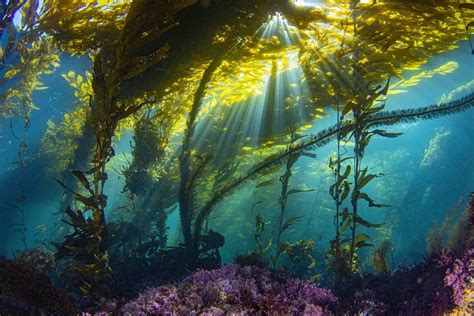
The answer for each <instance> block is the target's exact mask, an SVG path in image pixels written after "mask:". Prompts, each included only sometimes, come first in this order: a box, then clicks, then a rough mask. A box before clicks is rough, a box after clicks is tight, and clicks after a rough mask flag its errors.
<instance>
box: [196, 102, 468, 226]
mask: <svg viewBox="0 0 474 316" xmlns="http://www.w3.org/2000/svg"><path fill="white" fill-rule="evenodd" d="M472 107H474V93H471V94H469V95H467V96H465V97H463V98H461V99H458V100H455V101H452V102H449V103H443V104H439V105H430V106H426V107H421V108H411V109H405V110H395V111H382V112H379V113H377V114H374V115H371V116H369V117H368V118H367V121H368V122H369V124H370V125H371V126H372V127H375V126H382V125H394V124H398V123H406V122H417V121H420V120H429V119H435V118H438V117H441V116H446V115H453V114H456V113H459V112H464V111H466V110H468V109H470V108H472ZM354 125H355V124H354V122H353V121H350V120H349V121H346V122H343V123H340V124H336V125H334V126H332V127H330V128H328V129H325V130H323V131H321V132H319V133H317V134H315V135H311V136H309V137H306V138H304V139H302V140H300V141H298V142H295V143H294V144H292V145H290V146H288V147H287V148H286V149H284V150H281V151H280V152H278V153H276V154H273V155H271V156H268V157H266V158H265V159H264V160H262V161H261V162H259V163H257V164H255V165H254V166H253V167H252V168H250V170H249V171H248V172H247V173H246V174H244V175H241V176H240V177H237V178H235V179H233V180H232V181H230V182H229V183H227V184H225V185H223V186H221V187H220V188H219V189H217V190H216V191H215V192H214V194H213V195H212V197H211V198H210V199H209V200H208V202H207V203H206V204H205V205H204V207H203V208H202V209H201V212H200V214H199V215H198V218H197V221H203V220H204V219H205V218H206V217H207V216H208V215H209V214H210V213H211V211H212V209H213V208H214V207H215V206H216V205H217V203H218V202H219V201H221V200H222V199H223V198H224V197H225V196H227V195H228V194H231V193H232V192H233V191H234V190H236V189H237V188H239V187H240V186H241V185H242V184H244V183H246V182H247V181H249V180H252V179H255V177H257V176H258V175H260V174H262V173H267V172H269V171H271V170H274V169H275V168H277V167H279V166H280V165H281V164H282V163H283V162H284V159H285V158H287V157H288V156H289V155H291V154H292V153H295V152H300V151H302V150H314V149H316V148H319V147H322V146H324V145H326V144H327V143H329V142H331V141H333V140H335V139H336V136H337V135H338V133H344V132H345V131H350V130H352V129H353V128H354Z"/></svg>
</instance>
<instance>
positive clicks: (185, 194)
mask: <svg viewBox="0 0 474 316" xmlns="http://www.w3.org/2000/svg"><path fill="white" fill-rule="evenodd" d="M241 43H242V39H240V38H238V39H237V40H236V41H234V42H233V43H232V44H231V45H230V47H229V48H228V49H226V50H225V52H224V53H222V54H220V55H219V56H217V57H216V58H215V59H214V60H213V61H212V62H211V63H210V64H209V66H208V67H207V68H206V70H205V71H204V74H203V75H202V78H201V81H200V83H199V86H198V88H197V90H196V93H195V94H194V101H193V105H192V107H191V111H190V112H189V116H188V119H187V121H186V132H185V133H184V136H183V140H182V146H181V154H180V156H179V173H180V182H179V214H180V219H181V229H182V232H183V237H184V243H185V245H186V247H187V248H188V249H194V248H196V247H197V245H196V243H197V240H198V238H199V234H198V235H197V236H196V235H195V236H194V238H193V234H192V220H193V212H194V205H193V189H192V186H193V182H194V179H195V178H196V172H201V171H202V168H203V167H204V166H203V165H201V166H200V167H198V168H196V170H194V171H193V170H191V169H192V166H191V165H192V161H191V159H192V154H191V152H192V150H191V143H192V138H193V136H194V131H195V128H196V120H197V117H198V115H199V112H200V110H201V106H202V103H203V99H204V97H205V93H206V88H207V85H208V84H209V82H210V81H211V79H212V75H213V74H214V72H215V71H216V70H217V69H218V68H219V66H220V65H221V63H222V61H223V60H224V58H225V57H226V56H227V55H228V54H229V53H230V52H231V51H233V50H234V49H235V48H236V47H238V46H239V45H240V44H241Z"/></svg>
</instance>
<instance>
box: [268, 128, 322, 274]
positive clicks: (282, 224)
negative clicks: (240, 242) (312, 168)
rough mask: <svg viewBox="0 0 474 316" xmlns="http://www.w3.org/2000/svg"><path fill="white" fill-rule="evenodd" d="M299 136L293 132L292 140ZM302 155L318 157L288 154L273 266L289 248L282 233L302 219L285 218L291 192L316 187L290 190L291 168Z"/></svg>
mask: <svg viewBox="0 0 474 316" xmlns="http://www.w3.org/2000/svg"><path fill="white" fill-rule="evenodd" d="M298 138H300V137H298V135H296V134H295V133H292V134H291V142H290V144H292V143H293V142H295V141H296V140H297V139H298ZM301 156H308V157H311V158H316V155H315V154H312V153H309V152H296V153H292V154H290V155H289V156H288V159H287V161H286V164H285V172H284V173H283V175H282V176H281V177H280V182H281V194H280V197H279V199H278V204H279V205H280V212H279V213H278V220H277V227H276V238H275V255H274V256H272V255H270V260H271V262H272V265H273V268H276V267H277V264H278V258H279V257H280V255H281V254H282V253H284V252H285V250H286V249H287V248H288V244H283V243H282V239H281V238H282V235H283V234H284V233H285V232H286V231H287V230H288V229H289V228H290V227H291V226H293V225H294V224H295V223H296V222H298V221H299V220H301V218H302V217H301V216H295V217H290V218H287V219H285V213H286V204H287V199H288V196H289V195H291V194H295V193H302V192H311V191H314V189H292V190H289V188H288V185H289V182H290V178H291V176H292V175H293V173H292V171H291V169H292V168H293V166H294V164H295V163H296V162H297V161H298V159H299V158H300V157H301Z"/></svg>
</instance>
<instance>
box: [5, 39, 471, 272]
mask: <svg viewBox="0 0 474 316" xmlns="http://www.w3.org/2000/svg"><path fill="white" fill-rule="evenodd" d="M450 61H452V62H455V63H457V68H456V70H454V71H453V72H451V73H448V74H445V75H439V74H435V75H434V76H433V77H432V78H427V79H424V80H422V81H421V83H419V84H417V85H415V86H413V87H408V88H406V92H405V93H401V94H396V95H391V96H389V98H388V100H387V106H386V109H388V110H395V109H402V108H414V107H419V106H426V105H430V104H437V103H438V102H440V101H441V100H443V98H444V100H448V99H447V97H448V96H449V94H450V93H451V92H453V91H455V90H456V89H458V91H457V92H456V91H455V93H453V94H452V95H451V96H449V98H451V99H453V98H454V99H455V98H458V97H461V96H463V95H466V94H468V93H471V92H473V91H474V83H473V80H474V77H473V69H474V58H473V57H472V55H471V54H470V53H469V47H468V42H460V43H459V48H458V49H456V50H453V51H449V52H447V53H444V54H442V55H440V56H436V57H435V58H433V59H432V60H431V61H430V62H428V63H427V64H426V65H424V66H423V67H422V69H421V70H420V71H429V70H433V69H436V68H438V67H440V66H441V65H443V64H445V63H447V62H450ZM12 62H14V61H12ZM90 66H91V64H90V60H89V59H87V58H77V57H69V56H65V55H63V56H61V68H60V69H58V70H56V72H55V73H54V74H52V75H50V76H46V77H45V78H44V84H45V85H46V86H48V87H49V88H48V89H47V90H41V91H36V92H35V93H34V94H33V100H34V102H35V103H36V104H37V105H38V107H39V108H40V109H39V110H34V111H33V112H32V116H31V126H30V128H29V129H28V131H27V133H26V135H24V136H25V142H26V144H27V146H28V147H27V150H26V166H25V168H24V170H23V172H24V174H23V177H21V176H20V170H19V168H18V167H17V165H15V162H16V161H17V152H18V143H19V138H22V137H23V135H22V134H21V133H22V130H23V121H22V120H21V119H19V118H13V119H11V120H10V121H6V122H2V132H1V136H0V152H1V155H0V206H1V209H2V211H1V212H0V249H2V251H3V252H5V253H6V254H12V253H13V252H14V251H16V250H21V249H23V248H24V243H23V242H22V240H21V234H20V233H19V232H18V231H16V229H17V228H18V226H17V225H16V224H21V225H23V226H22V227H26V235H25V237H26V245H27V247H29V248H30V247H38V246H40V245H41V243H44V242H46V244H48V243H49V242H50V241H51V240H50V237H51V236H53V235H54V231H55V229H56V228H57V226H58V223H59V222H60V220H61V214H62V212H61V210H59V209H58V199H59V197H60V195H61V193H62V189H61V187H60V186H59V185H58V184H57V183H56V182H55V181H54V180H53V179H52V177H51V175H49V174H48V172H47V167H46V166H47V161H45V160H44V157H43V156H42V155H41V153H40V139H41V137H42V136H43V134H44V133H45V131H46V127H47V124H46V123H47V121H48V120H52V121H54V122H57V123H59V122H60V120H61V118H62V116H63V115H64V113H66V112H67V111H69V110H71V109H72V107H73V104H72V100H73V97H72V94H73V91H72V89H71V88H70V87H69V86H68V84H67V82H66V81H65V80H63V79H62V78H61V74H63V73H66V72H67V71H70V70H73V71H74V72H76V73H84V72H85V70H87V69H89V68H90ZM417 72H419V71H412V72H406V73H404V74H403V76H404V77H405V78H408V77H410V76H412V75H413V74H415V73H417ZM394 82H396V79H395V80H394ZM460 87H463V88H462V89H460ZM449 100H450V99H449ZM449 100H448V101H449ZM328 113H329V115H328V116H327V117H325V118H324V119H321V120H317V121H316V122H315V123H314V125H313V126H312V127H311V128H310V129H308V130H307V131H306V132H307V133H308V134H309V133H316V132H318V131H320V130H322V129H324V128H326V127H329V126H331V125H332V124H334V123H335V120H336V116H335V112H334V111H333V110H328ZM473 121H474V112H473V110H472V109H471V110H469V111H467V112H464V113H460V114H455V115H452V116H448V117H442V118H439V119H436V120H430V121H423V122H420V123H415V124H412V123H407V124H399V125H394V126H390V127H389V128H388V129H389V130H390V131H393V132H400V133H403V135H402V136H400V137H398V138H395V139H375V140H374V141H373V142H372V143H371V145H370V146H369V148H368V150H367V152H366V154H365V157H364V164H365V165H367V166H369V168H370V170H372V171H373V172H377V173H383V174H384V175H383V176H382V177H380V178H379V179H377V181H374V183H373V184H371V185H370V186H369V187H368V190H369V191H368V193H369V194H370V195H371V196H372V197H373V198H374V200H376V201H379V202H381V203H384V204H389V205H390V206H389V207H386V208H383V209H376V210H372V209H363V211H362V212H363V214H364V216H365V217H366V218H367V219H369V220H371V221H373V222H377V223H385V224H386V225H385V226H384V228H381V229H377V230H375V231H371V232H370V234H371V237H372V238H374V239H375V240H384V239H389V240H390V241H391V242H392V244H393V246H394V247H393V248H394V252H393V254H392V256H391V264H392V265H394V266H395V265H397V264H410V263H413V262H416V261H419V260H421V259H422V257H423V255H424V254H425V253H426V238H427V234H428V231H429V230H430V229H431V228H432V227H433V225H437V224H439V223H440V222H442V220H443V219H444V217H445V216H446V214H448V212H450V210H451V209H452V208H453V207H454V206H455V205H456V203H457V201H458V200H460V199H461V200H462V199H466V198H467V196H468V195H469V192H471V191H472V190H473V187H472V184H473V183H474V163H473V160H472V155H473V154H474V140H473V137H472V136H473V135H474V124H472V122H473ZM131 140H132V135H131V134H130V133H129V134H126V135H123V137H122V138H121V140H120V141H118V142H117V143H116V144H115V151H116V154H117V156H120V155H122V154H125V155H126V154H130V150H131V147H130V141H131ZM347 148H348V150H351V147H350V145H349V146H347ZM58 150H59V149H58ZM334 150H335V144H334V143H329V144H327V145H325V146H324V147H322V148H319V149H317V150H316V151H315V153H316V155H317V158H315V159H311V158H306V157H303V158H301V159H300V160H299V161H298V163H297V164H296V165H295V171H294V175H293V177H292V178H291V181H290V185H291V186H294V187H295V188H296V187H301V186H304V187H305V188H311V189H315V191H311V192H308V193H302V194H295V195H293V196H291V197H289V199H288V205H287V213H286V215H287V216H302V217H303V218H304V220H302V221H300V222H298V223H297V224H296V225H294V226H293V227H292V228H291V230H290V231H288V232H287V233H286V234H287V235H286V239H287V240H289V241H291V240H293V241H296V240H298V239H301V238H307V236H311V238H312V239H314V240H315V243H316V247H315V248H316V252H317V253H318V256H319V259H321V260H320V262H322V261H323V260H322V257H323V251H324V249H326V248H327V245H328V242H329V240H330V239H331V238H333V234H334V228H333V225H332V222H333V214H332V213H331V212H332V211H331V203H332V200H331V198H330V196H329V193H328V185H329V183H330V176H328V174H327V172H328V170H327V168H326V167H325V166H327V162H328V159H329V156H330V155H331V154H332V153H333V152H334ZM20 181H22V185H21V187H20V186H19V185H18V184H19V182H20ZM257 183H258V181H254V182H250V183H248V184H247V185H245V186H244V187H243V188H241V189H239V191H237V192H236V193H234V194H233V195H231V196H229V197H227V198H225V199H224V200H223V201H222V202H221V203H220V204H219V206H218V208H217V210H216V211H215V212H214V213H213V214H214V215H213V216H212V217H211V218H210V220H209V221H210V226H211V227H213V229H214V230H216V231H219V232H220V233H222V234H224V235H225V236H226V245H225V247H224V248H223V249H222V258H223V260H224V261H225V262H231V261H232V260H233V258H234V257H235V255H237V254H242V253H246V252H248V251H250V250H252V249H254V248H255V241H254V240H253V238H252V233H249V232H252V231H253V229H254V218H255V216H256V215H257V213H258V214H262V215H264V217H265V219H266V220H267V221H268V223H269V224H268V225H267V227H268V228H267V232H266V234H268V238H270V237H271V235H272V229H274V228H272V223H275V220H276V217H275V209H277V208H278V196H279V187H278V185H279V184H278V183H279V182H278V181H277V182H276V184H274V186H272V187H266V188H263V189H257V188H256V184H257ZM123 185H124V178H123V176H121V175H120V174H119V173H118V172H117V171H114V170H112V171H111V173H110V175H109V181H108V182H107V189H106V190H107V191H106V193H107V195H108V196H109V209H108V210H107V212H109V211H110V209H112V208H114V207H118V206H120V205H122V204H124V203H126V197H125V196H124V195H123V194H121V190H122V187H123ZM270 188H271V189H270ZM22 190H24V193H25V194H24V196H25V200H24V201H23V202H22V209H23V214H22V213H21V212H19V211H18V209H17V208H15V199H17V198H18V197H20V196H22V193H21V191H22ZM260 200H263V201H265V203H262V204H258V207H257V208H254V209H252V205H254V204H255V203H256V202H258V201H260ZM460 205H464V203H461V204H460ZM456 211H457V212H461V211H462V209H457V210H455V212H456ZM216 214H217V215H216ZM167 225H168V227H169V235H170V239H171V240H173V238H174V239H175V240H177V239H179V218H178V211H175V212H174V213H172V214H171V215H170V217H169V218H168V221H167ZM273 226H274V225H273Z"/></svg>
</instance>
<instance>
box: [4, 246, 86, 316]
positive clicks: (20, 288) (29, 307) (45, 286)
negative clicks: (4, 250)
mask: <svg viewBox="0 0 474 316" xmlns="http://www.w3.org/2000/svg"><path fill="white" fill-rule="evenodd" d="M23 257H24V256H23ZM78 312H79V308H78V307H77V306H76V305H75V304H74V303H73V301H72V300H71V298H70V297H69V296H68V295H67V294H66V292H64V291H63V290H60V289H58V288H56V287H55V286H54V285H53V283H52V281H51V279H50V278H49V276H48V275H47V274H46V273H45V272H44V271H42V270H40V269H37V268H36V266H33V265H32V264H31V263H29V262H28V261H27V260H24V258H15V259H8V258H6V257H5V256H3V255H2V256H0V314H2V315H3V314H5V315H10V314H21V313H27V314H29V313H32V314H45V313H46V314H52V313H54V314H69V315H71V314H77V313H78Z"/></svg>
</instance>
